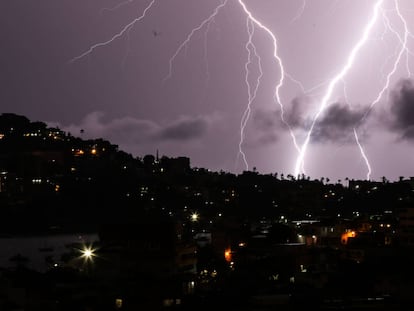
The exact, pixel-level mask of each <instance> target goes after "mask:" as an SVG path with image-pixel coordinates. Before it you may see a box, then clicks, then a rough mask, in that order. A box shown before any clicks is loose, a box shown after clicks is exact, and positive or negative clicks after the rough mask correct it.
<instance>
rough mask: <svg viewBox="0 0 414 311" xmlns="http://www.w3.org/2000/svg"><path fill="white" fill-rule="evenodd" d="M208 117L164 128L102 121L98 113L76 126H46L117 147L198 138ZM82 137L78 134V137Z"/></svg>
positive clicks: (146, 123)
mask: <svg viewBox="0 0 414 311" xmlns="http://www.w3.org/2000/svg"><path fill="white" fill-rule="evenodd" d="M212 120H213V119H212V118H208V117H204V118H202V117H193V118H191V117H182V118H180V119H178V120H175V121H173V122H171V123H169V124H167V125H165V126H161V125H160V124H159V123H156V122H154V121H151V120H143V119H136V118H132V117H124V118H117V119H112V120H111V119H109V120H108V119H105V115H104V114H103V113H102V112H93V113H90V114H89V115H87V116H86V117H85V118H84V119H83V120H81V121H80V122H79V124H71V125H68V126H60V125H59V124H57V123H54V122H49V125H50V126H58V127H60V128H61V129H62V130H64V131H65V132H69V133H71V134H72V135H74V136H85V138H105V139H109V140H110V141H111V142H114V143H117V144H125V143H148V142H151V141H154V140H157V141H171V140H174V141H187V140H191V139H194V138H198V137H200V136H202V135H203V134H204V133H205V132H206V131H207V129H208V126H209V122H211V121H212ZM81 133H82V134H81Z"/></svg>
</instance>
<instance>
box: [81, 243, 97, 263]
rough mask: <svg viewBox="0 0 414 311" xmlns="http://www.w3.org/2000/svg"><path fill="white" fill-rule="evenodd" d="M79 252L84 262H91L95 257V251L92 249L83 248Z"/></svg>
mask: <svg viewBox="0 0 414 311" xmlns="http://www.w3.org/2000/svg"><path fill="white" fill-rule="evenodd" d="M80 252H81V257H82V258H83V259H84V260H85V261H93V258H94V257H96V249H94V248H92V247H87V246H84V248H83V249H81V250H80Z"/></svg>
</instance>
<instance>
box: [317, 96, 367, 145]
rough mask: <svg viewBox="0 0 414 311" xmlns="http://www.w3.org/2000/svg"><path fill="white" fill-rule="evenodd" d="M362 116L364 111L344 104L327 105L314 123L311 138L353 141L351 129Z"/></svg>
mask: <svg viewBox="0 0 414 311" xmlns="http://www.w3.org/2000/svg"><path fill="white" fill-rule="evenodd" d="M363 116H364V111H363V110H361V109H358V108H353V107H350V106H348V105H345V104H340V103H335V104H333V105H331V106H329V107H328V108H327V109H326V110H325V112H324V113H323V115H322V116H321V117H320V118H319V120H318V121H317V123H316V124H315V127H314V130H313V134H312V138H313V140H315V141H319V142H340V143H346V142H350V141H354V138H353V129H354V127H356V126H357V125H358V123H359V122H360V121H361V119H362V118H363Z"/></svg>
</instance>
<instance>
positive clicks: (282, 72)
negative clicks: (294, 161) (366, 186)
mask: <svg viewBox="0 0 414 311" xmlns="http://www.w3.org/2000/svg"><path fill="white" fill-rule="evenodd" d="M238 2H239V4H240V5H241V7H242V9H243V11H244V12H245V13H246V14H247V17H248V18H249V19H250V20H251V21H252V22H253V23H254V24H255V25H257V26H258V27H259V28H261V29H262V30H263V31H265V32H266V33H267V34H268V35H269V37H270V38H271V40H272V43H273V58H274V59H275V61H276V63H277V64H278V67H279V69H280V77H279V81H278V82H277V84H276V86H275V91H274V99H275V101H276V102H277V104H278V105H279V107H280V118H281V120H282V122H283V124H284V125H285V126H286V127H287V128H288V130H289V133H290V136H291V138H292V141H293V144H294V146H295V148H296V150H297V151H298V152H299V151H300V149H299V145H298V144H297V141H296V136H295V134H294V132H293V130H292V127H291V126H290V124H289V123H288V122H287V121H286V119H285V117H284V115H285V109H284V106H283V103H282V100H281V97H280V89H281V88H282V86H283V84H284V81H285V76H286V72H285V68H284V65H283V62H282V59H281V57H280V56H279V53H278V43H277V39H276V36H275V35H274V33H273V32H272V31H271V30H270V29H269V28H268V27H266V26H265V25H263V24H262V23H261V22H260V21H259V20H257V19H256V18H255V17H254V16H253V14H252V13H251V12H250V10H249V9H248V8H247V6H246V4H245V3H244V2H243V1H242V0H238Z"/></svg>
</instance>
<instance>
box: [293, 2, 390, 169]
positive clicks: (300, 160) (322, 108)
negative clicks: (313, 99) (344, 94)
mask: <svg viewBox="0 0 414 311" xmlns="http://www.w3.org/2000/svg"><path fill="white" fill-rule="evenodd" d="M383 2H384V0H378V1H376V3H375V5H374V8H373V14H372V17H371V19H370V20H369V22H368V23H367V25H366V26H365V29H364V31H363V33H362V37H361V38H360V39H359V41H358V42H357V43H356V44H355V46H354V47H353V49H352V50H351V52H350V54H349V56H348V59H347V62H346V63H345V65H344V66H343V67H342V69H341V71H340V72H339V73H338V74H337V75H336V76H335V77H334V78H333V79H332V80H331V81H330V82H329V84H328V89H327V91H326V93H325V95H324V96H323V98H322V100H321V103H320V106H319V109H318V111H317V113H316V115H315V116H314V118H313V120H312V123H311V126H310V128H309V130H308V132H307V134H306V138H305V141H304V142H303V144H302V146H301V147H300V151H299V155H298V157H297V160H296V165H295V171H294V175H295V176H298V175H299V174H300V173H302V172H303V170H302V168H303V166H304V159H305V155H306V151H307V148H308V145H309V141H310V137H311V135H312V132H313V129H314V127H315V124H316V122H317V121H318V119H319V117H320V115H321V114H322V113H323V112H324V111H325V109H326V107H327V106H328V102H329V101H330V100H331V97H332V93H333V91H334V89H335V87H336V85H337V84H338V82H340V81H342V80H343V79H344V77H345V75H346V74H347V73H348V71H349V70H350V69H351V67H352V65H353V63H354V61H355V58H356V56H357V54H358V52H359V51H360V50H361V48H362V47H363V45H364V44H365V43H366V42H367V40H368V38H369V34H370V33H371V30H372V28H373V27H374V25H375V23H376V21H377V20H378V16H379V12H380V9H381V5H382V3H383Z"/></svg>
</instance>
